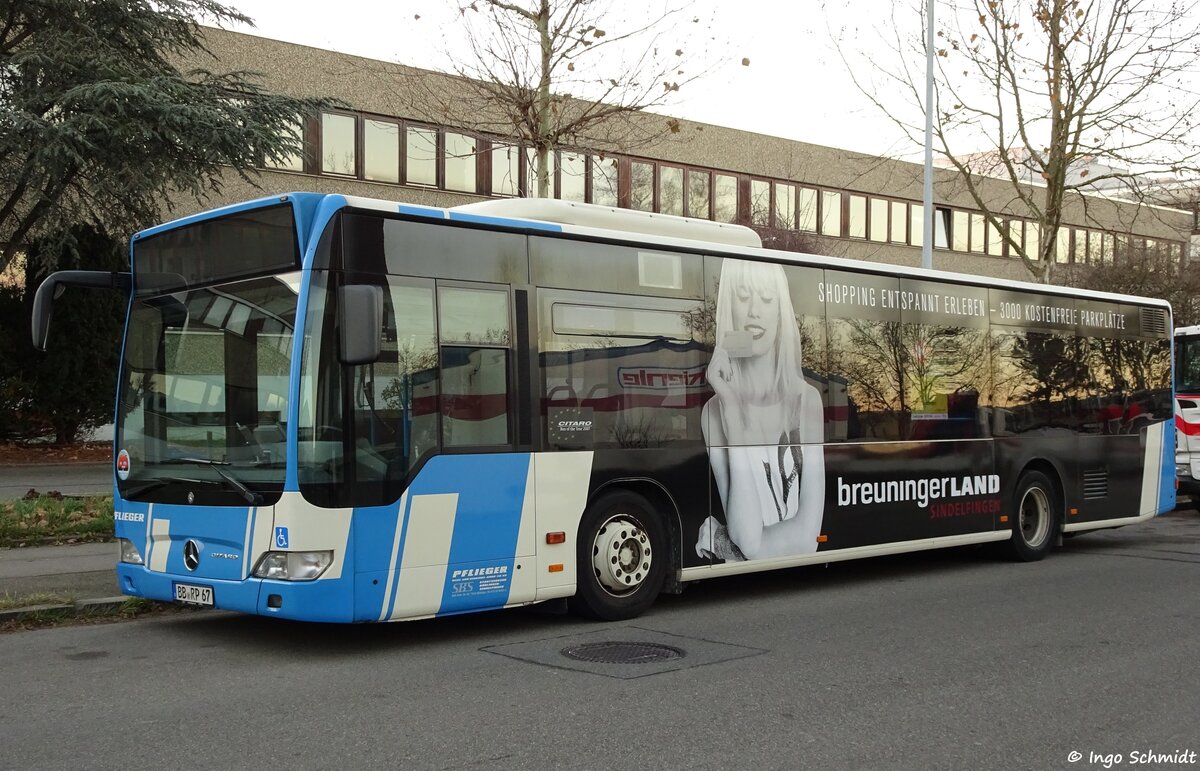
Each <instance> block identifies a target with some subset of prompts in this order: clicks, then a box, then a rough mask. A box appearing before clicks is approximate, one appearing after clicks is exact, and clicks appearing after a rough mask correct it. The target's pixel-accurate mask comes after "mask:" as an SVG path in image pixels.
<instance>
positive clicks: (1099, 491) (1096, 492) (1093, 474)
mask: <svg viewBox="0 0 1200 771" xmlns="http://www.w3.org/2000/svg"><path fill="white" fill-rule="evenodd" d="M1107 497H1108V468H1107V467H1105V468H1094V469H1088V470H1086V471H1084V472H1083V499H1084V500H1085V501H1094V500H1096V499H1097V498H1107Z"/></svg>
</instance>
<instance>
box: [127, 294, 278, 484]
mask: <svg viewBox="0 0 1200 771" xmlns="http://www.w3.org/2000/svg"><path fill="white" fill-rule="evenodd" d="M299 288H300V274H299V273H298V272H297V273H288V274H284V275H280V276H270V277H265V278H255V279H250V280H246V281H240V282H236V283H230V284H221V285H217V286H209V287H205V288H199V289H190V290H185V291H180V292H175V293H172V294H160V295H154V296H144V295H139V296H137V297H135V299H134V301H133V305H132V308H131V311H130V316H129V328H128V332H127V337H126V341H125V358H124V362H123V367H122V375H121V382H120V393H119V397H118V399H119V401H118V411H117V432H118V433H117V437H118V439H117V450H118V459H117V476H118V486H119V488H120V490H121V494H122V496H123V497H124V498H126V499H127V500H128V499H132V500H155V501H162V502H195V503H205V502H207V503H212V504H226V505H232V504H241V505H244V504H245V503H247V502H253V503H262V502H265V503H270V502H272V500H273V499H277V498H278V496H279V493H280V491H281V490H282V488H283V481H284V468H285V458H286V450H285V447H286V431H285V428H286V421H287V406H288V380H289V375H290V370H291V353H292V336H293V332H294V328H295V319H296V302H297V296H298V292H299ZM189 496H190V497H189Z"/></svg>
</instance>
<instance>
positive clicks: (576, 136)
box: [431, 0, 711, 198]
mask: <svg viewBox="0 0 1200 771" xmlns="http://www.w3.org/2000/svg"><path fill="white" fill-rule="evenodd" d="M612 4H613V3H612V0H471V1H470V2H464V3H462V4H461V5H460V11H461V20H462V26H461V30H462V32H463V35H464V36H465V38H466V44H467V45H468V47H469V50H470V54H471V55H470V58H469V59H466V60H462V61H459V62H458V63H457V64H455V65H454V68H453V69H454V74H456V75H458V76H460V77H462V78H464V79H465V81H464V82H463V83H462V84H460V87H459V88H457V89H455V91H456V93H454V94H453V95H452V96H449V97H440V96H439V95H432V94H431V96H433V98H434V99H435V100H440V101H441V110H442V112H443V113H444V116H445V117H446V118H447V119H449V120H451V121H454V122H455V123H458V124H459V125H462V126H463V127H464V128H470V129H474V130H477V131H480V132H487V133H492V134H495V135H498V136H502V137H508V138H510V139H512V140H513V141H514V143H518V144H521V145H523V146H526V147H529V148H532V149H533V151H534V152H535V155H536V161H535V166H534V169H535V171H536V180H537V182H536V195H537V196H538V197H543V198H544V197H550V196H552V195H553V194H554V192H553V189H552V186H551V182H552V173H553V172H552V166H551V157H552V153H553V151H554V150H556V149H557V148H559V147H568V146H571V147H598V148H608V147H612V146H614V145H616V146H620V147H622V148H623V149H625V148H628V147H630V146H631V145H635V144H638V143H641V142H647V141H652V140H653V139H655V138H657V137H660V136H662V135H663V134H665V133H668V132H678V131H679V123H678V121H675V120H673V119H670V118H666V117H663V118H661V119H655V118H650V117H649V116H646V115H644V114H643V111H644V110H647V109H651V108H654V107H658V106H661V105H664V104H665V103H667V101H668V100H669V99H670V98H671V97H672V96H674V95H675V94H676V93H677V92H678V91H679V90H680V88H682V87H683V86H685V85H687V84H688V83H690V82H692V81H694V80H695V79H696V78H697V77H699V76H700V75H702V74H703V72H704V70H703V68H702V67H700V68H699V69H695V70H693V69H690V66H691V65H690V63H689V60H690V59H694V58H701V57H699V56H695V57H694V56H693V55H692V52H693V51H696V53H697V54H698V53H699V51H698V50H697V49H700V48H703V46H705V45H706V43H707V41H710V40H711V37H709V34H708V31H707V28H706V24H707V23H706V22H705V21H703V20H702V19H701V18H699V17H697V16H693V15H690V14H688V13H686V11H687V3H686V2H675V1H674V0H662V1H661V2H650V3H647V4H646V5H645V6H643V12H644V15H643V16H642V17H641V20H640V21H638V22H634V23H632V24H629V25H628V26H626V27H621V21H620V20H621V19H622V13H617V12H615V11H614V10H613V8H612V7H611V6H612ZM625 13H626V14H627V12H625ZM672 33H674V34H677V35H678V36H679V37H680V38H686V39H687V40H688V41H689V44H688V45H689V48H690V50H689V51H687V52H685V49H684V46H683V44H682V43H679V44H673V43H670V42H668V40H667V37H668V35H669V34H672Z"/></svg>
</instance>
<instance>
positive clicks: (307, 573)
mask: <svg viewBox="0 0 1200 771" xmlns="http://www.w3.org/2000/svg"><path fill="white" fill-rule="evenodd" d="M332 562H333V552H332V551H269V552H267V553H266V554H264V555H263V558H262V559H260V560H259V561H258V565H256V566H255V567H254V575H255V576H257V577H258V578H273V579H275V580H277V581H312V580H313V579H315V578H319V577H320V575H321V574H322V573H324V572H325V570H326V569H327V568H328V567H329V565H330V564H331V563H332Z"/></svg>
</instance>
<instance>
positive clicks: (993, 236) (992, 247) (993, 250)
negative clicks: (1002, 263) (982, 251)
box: [987, 222, 1007, 257]
mask: <svg viewBox="0 0 1200 771" xmlns="http://www.w3.org/2000/svg"><path fill="white" fill-rule="evenodd" d="M1001 224H1003V225H1004V226H1005V227H1007V223H1001ZM987 253H988V254H990V255H992V256H993V257H1003V256H1004V231H1003V230H1001V229H1000V228H999V227H997V226H996V225H994V224H993V223H991V222H988V223H987Z"/></svg>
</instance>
